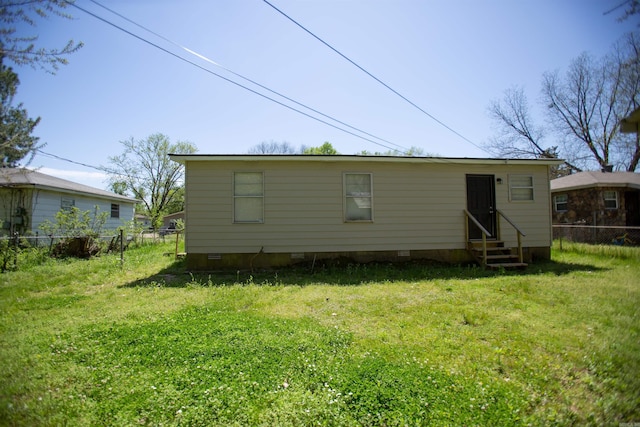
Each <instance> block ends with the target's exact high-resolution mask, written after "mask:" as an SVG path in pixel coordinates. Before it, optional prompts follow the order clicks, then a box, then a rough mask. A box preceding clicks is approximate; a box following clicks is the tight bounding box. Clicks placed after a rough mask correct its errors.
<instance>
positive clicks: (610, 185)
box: [550, 182, 640, 193]
mask: <svg viewBox="0 0 640 427" xmlns="http://www.w3.org/2000/svg"><path fill="white" fill-rule="evenodd" d="M588 188H633V189H634V190H640V185H635V184H633V183H630V182H594V183H590V184H580V185H572V186H567V187H556V188H553V187H551V188H550V191H551V192H552V193H558V192H562V191H574V190H585V189H588Z"/></svg>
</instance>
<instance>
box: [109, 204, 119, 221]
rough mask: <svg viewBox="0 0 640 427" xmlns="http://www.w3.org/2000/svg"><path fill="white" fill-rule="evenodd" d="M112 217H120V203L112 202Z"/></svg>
mask: <svg viewBox="0 0 640 427" xmlns="http://www.w3.org/2000/svg"><path fill="white" fill-rule="evenodd" d="M114 208H115V209H114ZM111 218H116V219H119V218H120V204H119V203H111Z"/></svg>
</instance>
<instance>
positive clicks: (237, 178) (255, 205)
mask: <svg viewBox="0 0 640 427" xmlns="http://www.w3.org/2000/svg"><path fill="white" fill-rule="evenodd" d="M263 206H264V175H263V173H262V172H236V173H234V174H233V222H257V223H261V222H263V221H264V208H263Z"/></svg>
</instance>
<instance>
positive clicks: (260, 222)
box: [231, 171, 265, 224]
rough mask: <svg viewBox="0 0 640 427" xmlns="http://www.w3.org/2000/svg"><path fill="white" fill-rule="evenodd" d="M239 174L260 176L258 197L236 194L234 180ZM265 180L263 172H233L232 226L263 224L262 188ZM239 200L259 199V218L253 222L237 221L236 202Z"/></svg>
mask: <svg viewBox="0 0 640 427" xmlns="http://www.w3.org/2000/svg"><path fill="white" fill-rule="evenodd" d="M241 174H246V175H248V174H252V175H260V180H261V182H260V184H261V190H260V194H259V195H244V194H236V192H237V189H236V178H237V176H238V175H241ZM264 181H265V179H264V171H235V172H233V177H232V184H231V185H232V189H231V192H232V196H233V214H232V215H233V218H232V221H233V223H234V224H264V188H265V182H264ZM240 199H260V218H258V219H255V220H240V219H237V212H238V206H237V204H238V201H239V200H240Z"/></svg>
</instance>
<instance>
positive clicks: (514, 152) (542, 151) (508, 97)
mask: <svg viewBox="0 0 640 427" xmlns="http://www.w3.org/2000/svg"><path fill="white" fill-rule="evenodd" d="M488 112H489V116H490V117H491V118H492V119H493V121H494V123H495V124H496V130H497V132H498V134H497V135H496V136H494V137H493V138H491V140H490V141H489V143H488V144H485V147H486V148H487V149H488V150H489V151H490V152H492V153H494V154H497V155H498V156H505V157H513V158H518V159H520V158H529V159H531V158H534V159H535V158H539V157H546V158H548V157H556V156H554V155H552V154H555V153H556V149H557V147H550V148H545V147H544V146H543V139H544V137H545V134H544V128H542V127H540V126H537V125H535V124H534V123H533V119H532V118H531V114H530V113H529V103H528V101H527V96H526V95H525V94H524V90H523V88H522V87H513V88H511V89H507V90H506V91H505V92H504V97H503V98H502V100H494V101H493V102H491V104H490V105H489V108H488Z"/></svg>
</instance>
